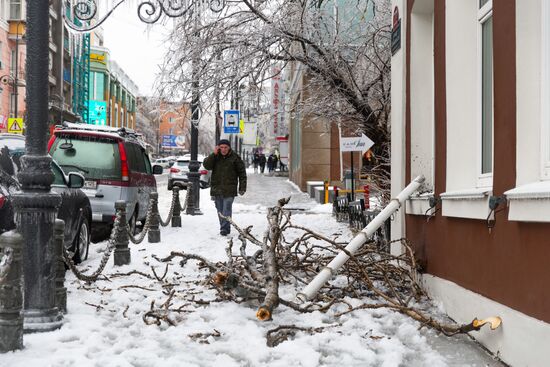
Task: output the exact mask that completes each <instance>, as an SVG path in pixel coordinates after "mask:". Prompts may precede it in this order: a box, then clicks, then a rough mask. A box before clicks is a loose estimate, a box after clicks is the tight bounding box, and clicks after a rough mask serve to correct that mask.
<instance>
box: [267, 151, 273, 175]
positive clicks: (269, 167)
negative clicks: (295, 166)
mask: <svg viewBox="0 0 550 367" xmlns="http://www.w3.org/2000/svg"><path fill="white" fill-rule="evenodd" d="M267 171H268V172H270V173H271V172H273V154H270V155H269V157H267Z"/></svg>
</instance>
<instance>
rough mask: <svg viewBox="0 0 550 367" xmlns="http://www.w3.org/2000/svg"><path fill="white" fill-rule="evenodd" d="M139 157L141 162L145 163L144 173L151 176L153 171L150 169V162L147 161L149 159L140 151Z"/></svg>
mask: <svg viewBox="0 0 550 367" xmlns="http://www.w3.org/2000/svg"><path fill="white" fill-rule="evenodd" d="M141 155H142V156H143V161H144V162H145V172H146V173H147V174H148V175H152V174H153V169H152V168H151V161H150V160H149V157H148V156H147V154H146V153H145V151H144V150H142V152H141Z"/></svg>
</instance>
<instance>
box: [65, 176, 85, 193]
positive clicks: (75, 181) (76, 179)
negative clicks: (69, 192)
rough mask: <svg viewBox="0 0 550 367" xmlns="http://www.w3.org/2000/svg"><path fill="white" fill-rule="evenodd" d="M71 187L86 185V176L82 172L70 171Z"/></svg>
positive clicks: (78, 187)
mask: <svg viewBox="0 0 550 367" xmlns="http://www.w3.org/2000/svg"><path fill="white" fill-rule="evenodd" d="M68 186H69V188H71V189H80V188H81V187H82V186H84V176H82V175H81V174H80V173H76V172H69V185H68Z"/></svg>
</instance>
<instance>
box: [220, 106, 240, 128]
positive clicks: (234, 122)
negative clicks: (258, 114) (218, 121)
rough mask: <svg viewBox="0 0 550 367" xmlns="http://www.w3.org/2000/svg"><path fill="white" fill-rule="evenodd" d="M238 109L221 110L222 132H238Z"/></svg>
mask: <svg viewBox="0 0 550 367" xmlns="http://www.w3.org/2000/svg"><path fill="white" fill-rule="evenodd" d="M239 120H240V111H239V110H225V111H223V132H224V134H238V133H239Z"/></svg>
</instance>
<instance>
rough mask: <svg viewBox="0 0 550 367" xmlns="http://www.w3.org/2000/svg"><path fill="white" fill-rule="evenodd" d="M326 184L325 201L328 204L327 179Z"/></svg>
mask: <svg viewBox="0 0 550 367" xmlns="http://www.w3.org/2000/svg"><path fill="white" fill-rule="evenodd" d="M324 185H325V202H324V204H328V181H325V182H324Z"/></svg>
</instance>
